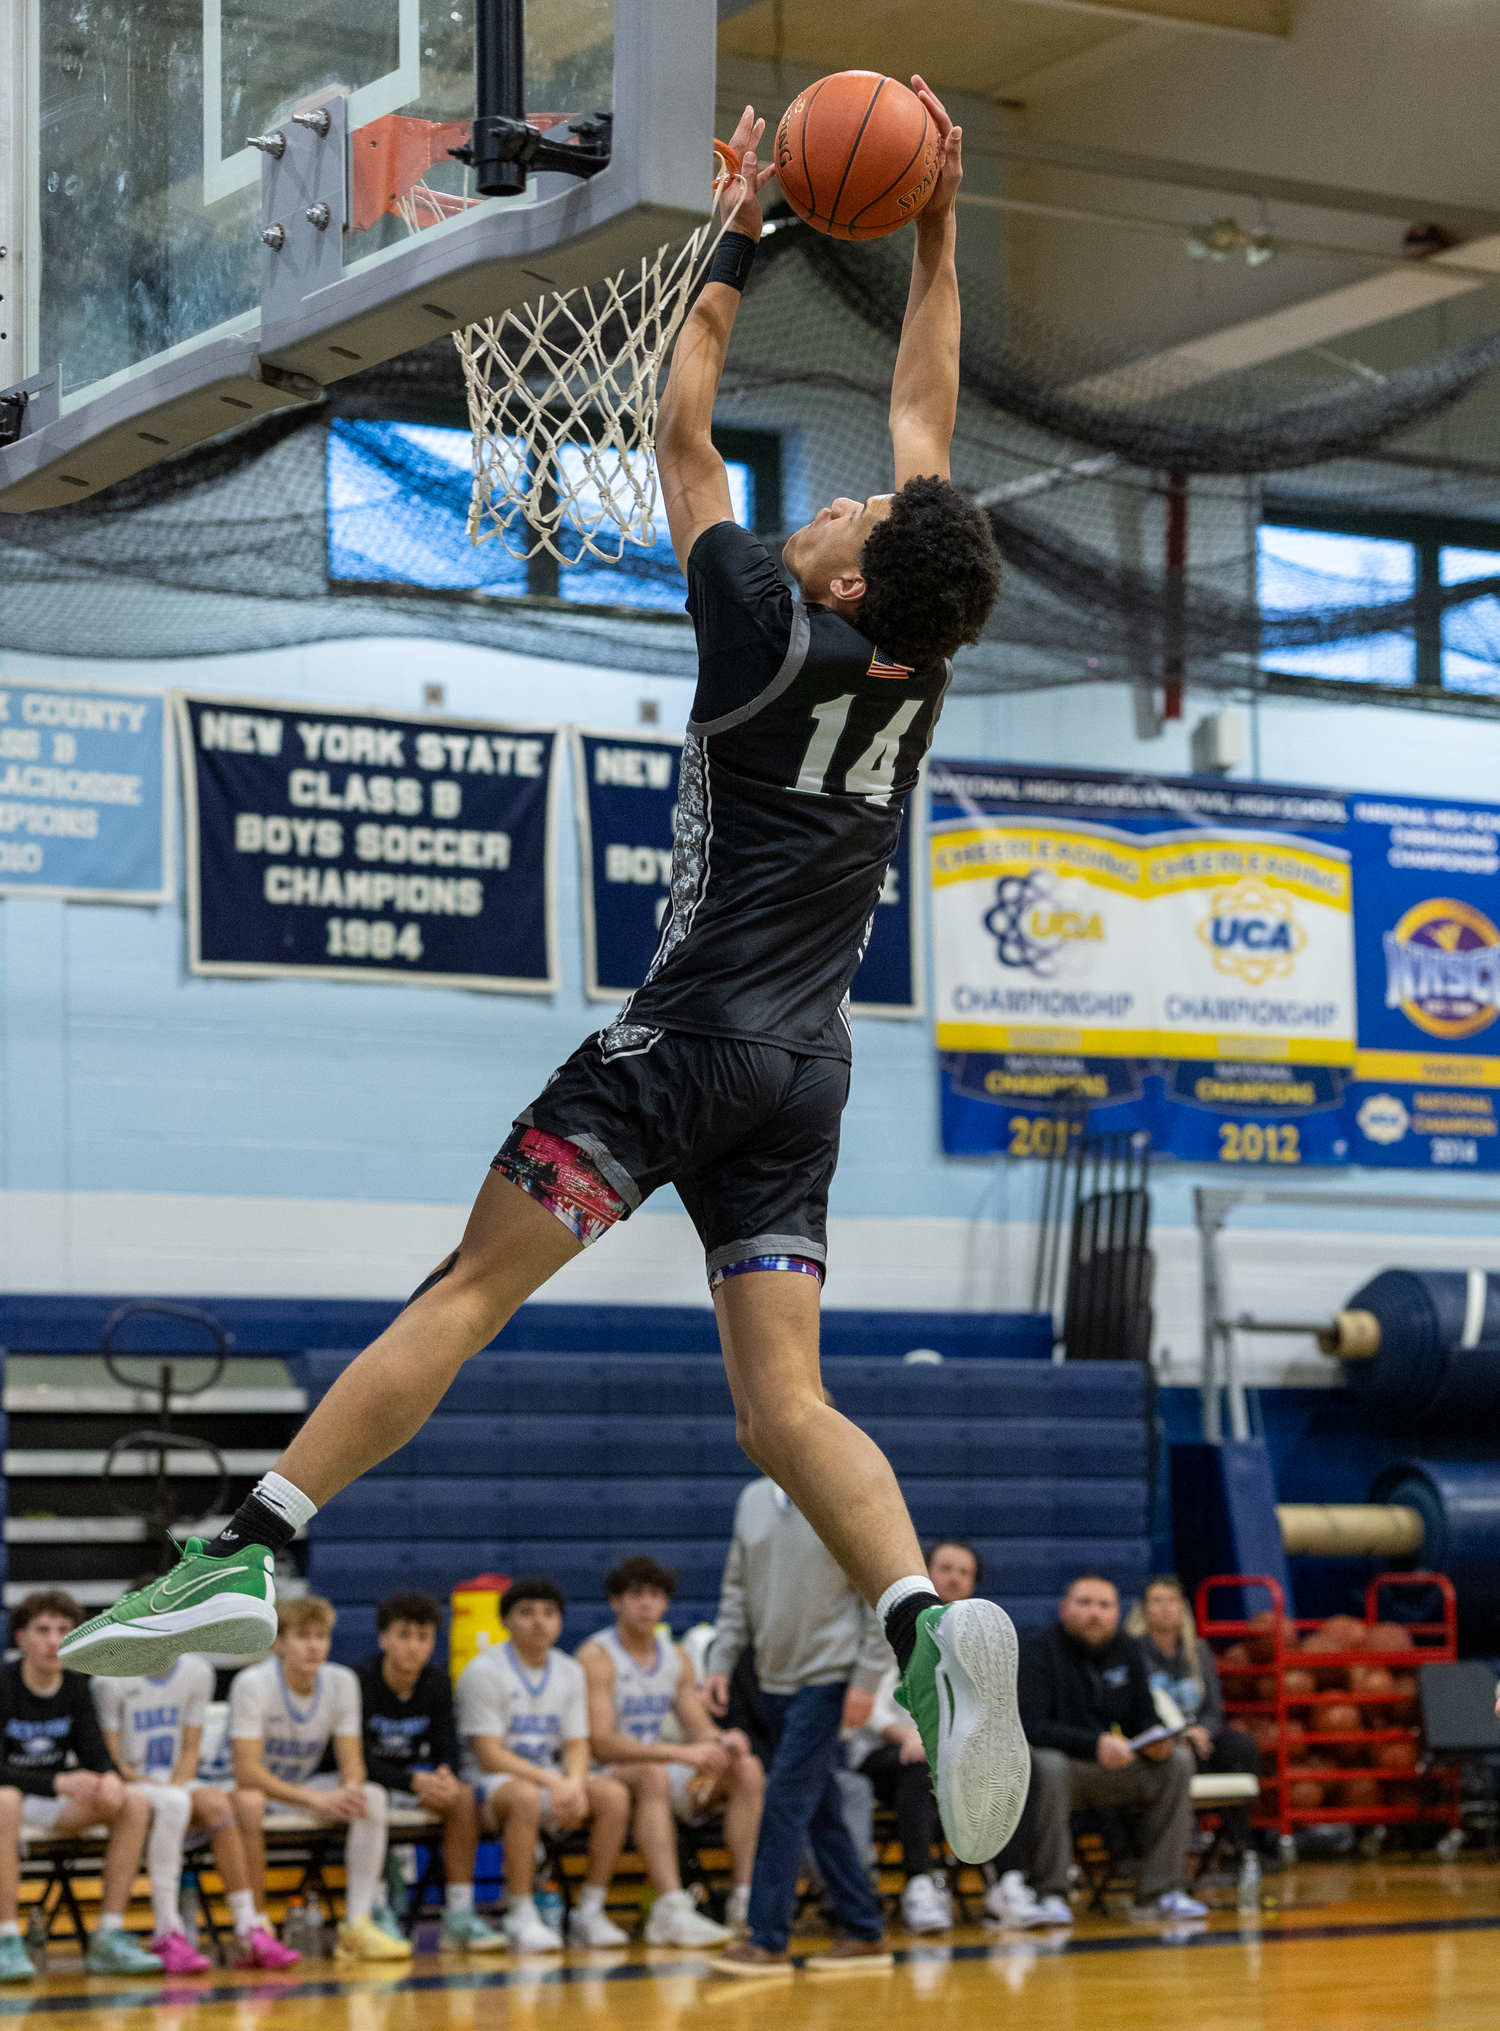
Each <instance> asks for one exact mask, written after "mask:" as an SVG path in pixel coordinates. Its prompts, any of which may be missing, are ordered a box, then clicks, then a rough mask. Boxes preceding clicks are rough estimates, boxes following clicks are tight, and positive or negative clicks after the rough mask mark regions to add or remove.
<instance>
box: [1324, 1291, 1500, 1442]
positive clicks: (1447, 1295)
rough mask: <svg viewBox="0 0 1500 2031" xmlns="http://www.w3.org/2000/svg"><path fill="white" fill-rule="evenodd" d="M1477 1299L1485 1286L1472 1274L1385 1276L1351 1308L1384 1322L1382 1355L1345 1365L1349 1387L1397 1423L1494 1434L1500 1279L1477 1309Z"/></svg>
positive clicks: (1498, 1399)
mask: <svg viewBox="0 0 1500 2031" xmlns="http://www.w3.org/2000/svg"><path fill="white" fill-rule="evenodd" d="M1482 1274H1483V1272H1475V1275H1476V1276H1479V1275H1482ZM1471 1294H1472V1295H1474V1296H1477V1295H1478V1292H1477V1287H1471V1282H1470V1275H1469V1272H1467V1271H1465V1270H1461V1269H1383V1270H1382V1271H1381V1272H1380V1274H1379V1276H1377V1277H1374V1278H1372V1279H1371V1281H1370V1282H1369V1283H1367V1284H1366V1285H1365V1287H1364V1289H1363V1290H1359V1291H1356V1292H1355V1294H1354V1296H1353V1297H1352V1298H1350V1300H1349V1303H1348V1305H1347V1306H1346V1308H1345V1309H1346V1310H1348V1311H1351V1312H1372V1313H1373V1314H1374V1316H1375V1317H1376V1318H1377V1319H1378V1320H1379V1322H1380V1351H1379V1352H1378V1353H1377V1354H1376V1355H1375V1356H1374V1357H1373V1358H1372V1359H1369V1360H1363V1361H1345V1362H1344V1363H1343V1364H1342V1365H1343V1370H1344V1376H1345V1379H1346V1381H1347V1382H1348V1384H1349V1387H1350V1388H1351V1389H1352V1390H1353V1391H1354V1392H1355V1393H1356V1395H1358V1396H1361V1397H1363V1398H1364V1400H1365V1401H1366V1402H1367V1403H1368V1404H1369V1405H1370V1407H1371V1409H1372V1410H1374V1411H1375V1412H1376V1413H1377V1415H1378V1416H1380V1417H1382V1418H1384V1419H1386V1420H1388V1421H1391V1422H1413V1421H1414V1422H1418V1423H1422V1424H1428V1425H1442V1426H1445V1427H1447V1428H1448V1429H1450V1430H1452V1431H1455V1432H1458V1431H1462V1432H1465V1433H1466V1434H1477V1433H1479V1432H1481V1431H1483V1430H1484V1429H1485V1428H1486V1427H1487V1426H1488V1428H1489V1429H1491V1430H1493V1429H1494V1428H1495V1427H1496V1425H1497V1423H1500V1277H1496V1276H1488V1277H1486V1278H1485V1289H1484V1292H1483V1302H1482V1303H1475V1304H1473V1305H1471ZM1466 1328H1467V1330H1466ZM1466 1341H1467V1342H1468V1343H1469V1344H1467V1345H1466V1344H1465V1342H1466Z"/></svg>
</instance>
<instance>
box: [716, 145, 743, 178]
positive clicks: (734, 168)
mask: <svg viewBox="0 0 1500 2031" xmlns="http://www.w3.org/2000/svg"><path fill="white" fill-rule="evenodd" d="M739 173H740V158H739V157H738V155H736V154H735V152H734V150H733V149H732V148H731V147H730V145H729V143H728V142H727V141H719V140H716V141H715V142H714V182H715V183H716V184H720V183H724V182H727V180H728V179H729V178H730V177H731V176H738V175H739Z"/></svg>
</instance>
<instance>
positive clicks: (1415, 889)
mask: <svg viewBox="0 0 1500 2031" xmlns="http://www.w3.org/2000/svg"><path fill="white" fill-rule="evenodd" d="M1352 816H1353V824H1352V825H1351V827H1350V835H1351V843H1352V845H1353V850H1354V881H1355V896H1356V900H1357V914H1356V918H1355V945H1356V955H1357V966H1358V972H1359V1052H1358V1055H1357V1057H1356V1059H1355V1080H1356V1083H1355V1085H1354V1086H1353V1087H1352V1088H1351V1089H1350V1094H1349V1111H1350V1116H1351V1134H1350V1139H1351V1143H1352V1147H1353V1154H1354V1160H1355V1162H1356V1163H1361V1164H1390V1165H1399V1166H1401V1167H1403V1168H1411V1167H1417V1168H1420V1169H1422V1170H1428V1169H1433V1168H1437V1169H1441V1170H1451V1169H1455V1168H1456V1169H1459V1170H1487V1171H1494V1170H1500V1132H1497V1129H1500V1122H1497V1104H1500V1020H1497V1019H1500V884H1497V883H1496V880H1495V877H1496V875H1497V874H1500V810H1495V809H1492V808H1486V807H1475V806H1472V805H1466V804H1451V803H1447V802H1433V801H1429V800H1428V799H1426V798H1421V799H1415V798H1407V797H1400V798H1396V797H1384V798H1374V797H1356V798H1355V799H1354V801H1353V809H1352Z"/></svg>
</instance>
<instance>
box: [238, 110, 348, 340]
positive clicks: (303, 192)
mask: <svg viewBox="0 0 1500 2031" xmlns="http://www.w3.org/2000/svg"><path fill="white" fill-rule="evenodd" d="M348 103H349V102H348V100H347V99H345V98H344V97H342V96H339V97H336V98H331V99H327V100H324V101H322V102H321V103H320V104H319V106H318V107H316V108H315V109H312V110H313V111H315V112H318V113H322V114H323V115H325V116H326V118H325V119H324V120H317V121H313V120H311V119H310V118H309V115H308V114H307V113H302V114H300V115H298V117H297V118H296V119H295V120H287V121H285V122H284V123H283V124H282V125H281V126H279V127H278V128H277V129H276V130H275V137H276V138H279V139H280V141H281V144H282V145H281V147H280V148H279V149H277V148H275V147H274V146H262V150H261V162H260V225H261V232H260V237H261V242H262V244H263V246H264V248H265V252H264V255H263V257H262V259H263V262H264V266H263V268H262V270H261V285H260V315H261V322H262V324H263V325H266V324H274V323H276V322H277V321H278V320H279V319H281V318H284V317H291V316H294V315H295V313H296V312H297V311H298V309H300V307H301V305H302V301H303V299H304V298H305V297H308V296H311V295H312V294H313V292H314V291H315V290H319V289H327V288H329V287H330V286H331V285H332V284H333V283H335V282H337V281H338V280H339V278H340V276H341V275H342V274H343V272H344V226H345V223H346V222H347V220H348V216H349V196H348V192H349V179H348V160H349V145H348V132H347V127H346V124H345V122H346V114H347V109H348ZM258 139H259V140H260V141H261V142H262V143H266V142H271V141H272V140H273V137H272V136H270V135H262V136H260V137H258Z"/></svg>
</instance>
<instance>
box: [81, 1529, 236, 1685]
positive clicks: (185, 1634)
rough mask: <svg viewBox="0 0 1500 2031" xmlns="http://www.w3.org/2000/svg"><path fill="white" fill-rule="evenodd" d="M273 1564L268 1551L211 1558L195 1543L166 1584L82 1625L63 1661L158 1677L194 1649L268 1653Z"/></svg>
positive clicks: (155, 1584)
mask: <svg viewBox="0 0 1500 2031" xmlns="http://www.w3.org/2000/svg"><path fill="white" fill-rule="evenodd" d="M272 1564H273V1561H272V1558H271V1554H270V1552H268V1551H267V1550H266V1547H265V1546H264V1545H263V1544H247V1545H246V1546H245V1549H244V1550H243V1551H241V1552H234V1553H232V1554H231V1555H230V1556H229V1557H228V1558H209V1557H208V1556H207V1554H206V1553H205V1552H204V1549H203V1540H202V1538H201V1537H190V1538H189V1539H188V1541H187V1545H186V1547H185V1549H184V1551H183V1554H182V1557H181V1558H180V1559H179V1560H178V1562H177V1564H176V1565H175V1566H173V1568H172V1570H171V1572H169V1573H168V1574H167V1575H166V1576H165V1578H163V1579H160V1580H153V1581H152V1583H151V1585H150V1586H149V1587H142V1588H141V1589H140V1591H139V1592H138V1593H135V1594H126V1595H125V1596H124V1598H123V1599H121V1600H118V1601H116V1603H115V1605H114V1606H113V1607H112V1608H106V1609H105V1611H104V1613H103V1614H102V1615H95V1616H94V1617H93V1619H92V1620H91V1621H88V1622H83V1623H80V1625H79V1626H78V1628H76V1629H75V1630H74V1631H73V1634H72V1635H71V1636H70V1637H69V1638H68V1640H67V1642H66V1643H64V1644H63V1645H62V1647H61V1649H60V1650H59V1652H58V1655H59V1657H60V1658H61V1659H62V1661H63V1663H64V1664H65V1665H67V1667H68V1669H69V1670H70V1671H86V1672H97V1673H99V1674H101V1675H102V1676H103V1677H105V1678H136V1677H139V1676H144V1677H148V1678H156V1677H159V1676H160V1675H161V1673H162V1672H164V1671H169V1670H170V1669H171V1668H172V1666H173V1665H174V1664H175V1663H176V1662H177V1660H178V1658H179V1657H181V1656H182V1655H183V1653H184V1652H185V1651H189V1650H211V1651H220V1652H225V1653H227V1654H229V1655H231V1656H234V1657H244V1656H247V1655H252V1654H254V1653H255V1652H258V1651H262V1650H269V1649H270V1647H271V1645H272V1644H273V1643H274V1642H275V1641H276V1588H275V1584H274V1582H273V1580H272Z"/></svg>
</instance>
